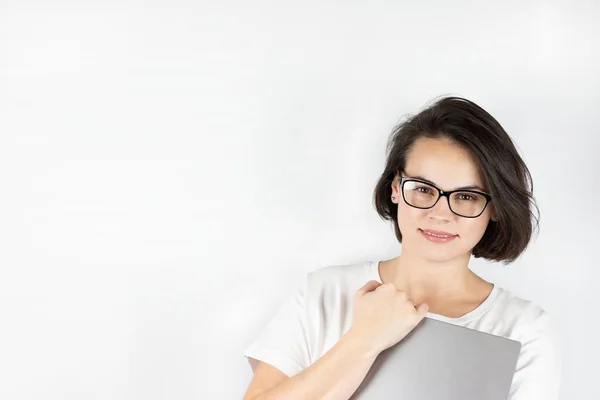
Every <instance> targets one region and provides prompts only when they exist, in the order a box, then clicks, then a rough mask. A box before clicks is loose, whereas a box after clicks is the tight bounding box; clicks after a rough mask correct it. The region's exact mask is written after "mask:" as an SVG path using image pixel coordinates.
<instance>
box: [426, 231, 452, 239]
mask: <svg viewBox="0 0 600 400" xmlns="http://www.w3.org/2000/svg"><path fill="white" fill-rule="evenodd" d="M425 233H426V234H428V235H429V236H435V237H439V238H449V237H450V236H448V235H436V234H435V233H431V232H425Z"/></svg>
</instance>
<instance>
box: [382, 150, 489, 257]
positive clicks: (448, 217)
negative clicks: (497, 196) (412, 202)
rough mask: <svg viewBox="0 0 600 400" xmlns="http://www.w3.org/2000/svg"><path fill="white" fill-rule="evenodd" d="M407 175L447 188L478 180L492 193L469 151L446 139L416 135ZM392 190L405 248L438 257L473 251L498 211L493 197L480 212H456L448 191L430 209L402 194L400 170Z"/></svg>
mask: <svg viewBox="0 0 600 400" xmlns="http://www.w3.org/2000/svg"><path fill="white" fill-rule="evenodd" d="M403 176H404V177H409V178H416V177H420V178H423V179H425V180H427V181H430V182H432V183H433V184H434V185H435V186H437V187H438V188H439V189H441V190H443V191H450V190H454V189H458V188H464V187H470V186H478V187H480V188H481V191H484V192H486V193H489V191H488V188H487V187H486V186H485V185H484V181H483V179H482V177H481V173H480V171H479V167H478V165H477V162H476V160H475V159H474V158H473V156H472V155H471V153H470V152H469V151H468V150H466V149H464V148H462V147H460V146H458V145H456V144H454V143H453V142H451V141H449V140H448V139H431V138H420V139H418V140H417V141H416V142H415V144H414V146H413V148H412V150H411V151H410V152H409V153H408V156H407V160H406V168H405V170H404V171H403ZM392 195H393V196H394V198H395V200H393V201H394V203H396V204H398V224H399V227H400V232H401V233H402V251H403V252H405V251H406V252H409V253H412V254H415V255H418V256H419V257H423V258H425V259H427V260H429V261H434V262H444V261H450V260H453V259H455V258H457V257H469V256H470V255H471V251H472V249H473V247H475V245H476V244H477V243H478V242H479V240H480V239H481V237H482V236H483V234H484V232H485V230H486V228H487V226H488V223H489V221H490V217H493V215H494V208H493V205H492V203H489V204H488V205H487V207H486V208H485V210H484V212H483V213H482V214H481V215H480V216H479V217H477V218H464V217H461V216H458V215H456V214H454V213H453V212H452V211H450V208H449V206H448V200H447V197H443V196H442V197H440V199H439V200H438V202H437V203H436V204H435V206H434V207H432V208H430V209H418V208H414V207H411V206H409V205H408V204H406V202H405V201H404V199H403V197H402V192H401V188H400V177H399V176H396V178H395V179H394V181H393V183H392ZM431 230H432V231H437V232H444V233H447V234H449V235H450V237H451V239H445V238H442V239H439V238H436V237H431V236H430V235H427V233H426V231H431Z"/></svg>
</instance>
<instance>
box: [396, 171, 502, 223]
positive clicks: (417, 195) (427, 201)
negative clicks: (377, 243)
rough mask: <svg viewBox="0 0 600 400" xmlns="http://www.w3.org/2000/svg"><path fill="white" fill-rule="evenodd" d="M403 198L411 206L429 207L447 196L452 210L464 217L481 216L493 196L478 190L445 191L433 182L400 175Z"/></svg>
mask: <svg viewBox="0 0 600 400" xmlns="http://www.w3.org/2000/svg"><path fill="white" fill-rule="evenodd" d="M400 186H401V188H402V198H403V199H404V202H405V203H406V204H408V205H409V206H411V207H414V208H420V209H428V208H432V207H433V206H435V205H436V204H437V202H438V201H439V199H440V197H442V196H445V197H446V198H447V200H448V206H449V207H450V211H452V212H453V213H454V214H456V215H458V216H460V217H464V218H477V217H479V216H480V215H481V214H482V213H483V211H484V210H485V208H486V207H487V205H488V203H489V202H490V201H491V200H492V196H490V195H489V194H487V193H484V192H480V191H477V190H462V189H459V190H451V191H447V192H445V191H443V190H442V189H440V188H438V187H437V186H435V185H432V184H431V183H428V182H424V181H422V180H420V179H413V178H408V177H400Z"/></svg>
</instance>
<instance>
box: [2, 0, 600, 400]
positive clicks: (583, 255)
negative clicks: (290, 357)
mask: <svg viewBox="0 0 600 400" xmlns="http://www.w3.org/2000/svg"><path fill="white" fill-rule="evenodd" d="M599 11H600V6H599V5H598V3H597V2H594V1H573V0H570V1H567V0H562V1H522V0H519V1H516V0H509V1H502V2H500V1H497V2H481V1H452V2H449V1H442V0H438V1H429V2H417V1H412V2H407V1H375V0H372V1H369V2H367V1H335V2H334V1H327V2H326V1H320V2H318V1H302V2H282V1H272V2H265V1H251V2H250V1H248V2H243V1H239V0H238V1H236V2H233V1H213V2H210V3H209V2H208V1H182V0H176V1H174V0H172V1H166V0H163V1H144V2H142V1H138V2H127V3H125V2H121V1H119V2H114V3H113V4H111V3H110V2H107V1H96V2H85V3H84V2H81V1H77V2H75V1H73V2H62V1H53V2H41V1H40V2H37V3H34V2H31V1H23V0H20V1H18V2H17V1H0V135H1V136H0V137H1V142H0V166H1V168H0V171H1V179H0V183H1V185H2V186H1V192H0V193H1V195H2V196H1V199H0V204H1V205H2V207H1V208H0V210H1V211H0V212H1V214H0V221H1V225H0V226H1V228H0V232H1V236H0V243H1V244H0V246H1V251H0V257H1V258H0V296H1V297H0V300H1V302H0V397H1V398H3V399H7V400H8V399H45V400H55V399H56V400H58V399H61V400H62V399H77V400H82V399H138V400H155V399H236V398H237V399H239V398H241V397H242V395H243V393H244V391H245V388H246V386H247V384H248V383H249V380H250V377H251V369H250V367H249V365H248V364H247V362H246V360H245V359H244V358H243V357H242V353H243V350H244V349H245V348H246V346H247V345H248V344H249V343H250V342H251V341H252V340H253V339H254V338H255V337H256V335H257V334H258V333H259V332H260V330H261V329H262V328H263V327H264V324H265V323H266V322H267V321H268V319H269V318H270V317H271V316H272V315H273V313H274V312H275V310H276V309H277V307H278V303H279V302H280V301H282V300H283V298H284V297H285V295H286V293H288V292H289V290H290V289H291V288H293V287H294V286H295V284H296V282H297V280H298V279H299V278H301V277H302V276H303V275H304V274H305V273H306V272H308V271H311V270H314V269H317V268H320V267H323V266H326V265H330V264H339V263H352V262H357V261H363V260H368V259H383V258H387V257H394V256H396V255H397V254H398V251H399V245H398V244H397V242H396V241H395V238H394V235H393V231H392V229H391V225H389V224H387V223H384V222H382V221H381V220H380V219H379V217H378V216H377V215H376V213H375V210H374V208H373V206H372V202H371V198H372V190H373V188H374V185H375V182H376V181H377V178H378V176H379V174H380V173H381V171H382V169H383V161H384V156H385V153H384V151H385V143H386V140H387V137H388V134H389V132H390V130H391V129H392V127H393V126H394V125H395V124H396V123H397V122H398V121H399V120H400V118H401V117H402V116H403V115H404V114H406V113H413V112H418V111H419V110H420V109H421V108H422V107H423V106H424V105H425V104H426V103H427V102H428V101H430V100H432V99H433V98H434V97H436V96H440V95H444V94H453V95H459V96H464V97H467V98H469V99H471V100H473V101H475V102H477V103H478V104H479V105H481V106H482V107H484V108H485V109H486V110H487V111H489V112H490V113H491V114H492V115H493V116H494V117H496V118H497V119H498V120H499V121H500V122H501V123H502V125H503V126H504V127H505V129H506V130H507V131H508V133H509V134H510V135H511V136H512V137H513V138H514V140H515V142H516V144H517V146H518V148H519V150H520V151H521V153H522V155H523V157H524V159H525V161H526V162H527V163H528V166H529V167H530V169H531V172H532V175H533V179H534V190H535V194H536V196H537V199H538V204H539V206H540V210H541V216H542V219H541V225H540V228H541V230H540V234H539V236H537V237H536V239H535V241H534V242H533V243H532V245H531V247H530V249H529V250H528V251H527V253H525V254H524V255H523V256H522V258H520V259H519V260H518V262H516V263H514V264H513V265H510V266H508V267H504V266H503V265H501V264H490V263H485V262H482V261H474V262H473V263H472V267H473V268H474V269H475V270H476V271H477V272H478V273H480V274H482V275H483V276H484V277H485V278H486V279H490V280H492V281H494V282H495V283H497V284H498V285H501V286H503V287H505V288H507V289H510V290H512V291H514V292H515V293H516V294H517V295H520V296H522V297H525V298H527V299H531V300H533V301H535V302H536V303H538V304H540V305H541V306H542V307H544V308H545V309H546V310H547V311H549V312H550V313H551V314H552V315H553V317H554V319H555V321H556V322H557V325H558V326H559V328H560V333H561V335H562V340H563V344H562V345H563V351H564V355H563V356H564V369H565V370H564V377H563V392H562V398H563V399H565V400H571V399H577V400H592V399H598V398H600V386H599V385H598V382H597V372H598V369H597V363H598V360H599V359H600V345H599V344H598V337H599V336H600V328H599V324H598V321H597V315H598V306H599V304H598V303H599V302H598V300H597V295H596V292H597V290H598V280H599V279H600V274H599V273H598V269H597V268H598V267H599V264H598V262H597V258H596V254H597V249H598V228H599V226H600V217H599V207H598V204H599V201H600V198H599V197H598V194H599V190H598V184H599V182H598V173H599V172H600V161H599V156H598V152H599V150H600V139H599V134H600V128H599V124H598V110H599V108H600V94H599V93H600V73H599V71H600V51H599V49H600V28H599V27H598V24H597V21H598V19H599V17H600V12H599ZM540 400H541V399H540Z"/></svg>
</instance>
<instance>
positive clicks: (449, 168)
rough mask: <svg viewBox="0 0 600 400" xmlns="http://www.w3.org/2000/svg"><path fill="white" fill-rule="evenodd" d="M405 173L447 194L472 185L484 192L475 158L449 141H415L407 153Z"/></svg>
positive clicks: (422, 139) (430, 139) (483, 184)
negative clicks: (439, 188)
mask: <svg viewBox="0 0 600 400" xmlns="http://www.w3.org/2000/svg"><path fill="white" fill-rule="evenodd" d="M404 172H405V173H406V175H408V176H421V177H423V178H425V179H427V180H429V181H431V182H433V183H435V184H436V185H438V186H439V187H441V188H445V189H447V190H450V189H453V188H457V187H464V186H472V185H475V186H479V187H481V188H484V189H485V188H486V187H485V182H484V180H483V177H482V174H481V171H480V168H479V164H478V163H477V160H476V159H475V157H473V155H472V154H471V152H470V151H469V150H467V149H465V148H464V147H461V146H459V145H457V144H456V143H453V142H452V141H450V140H448V139H432V138H419V139H417V140H416V141H415V143H414V145H413V147H412V149H411V150H410V151H409V152H408V155H407V158H406V168H405V169H404Z"/></svg>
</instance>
